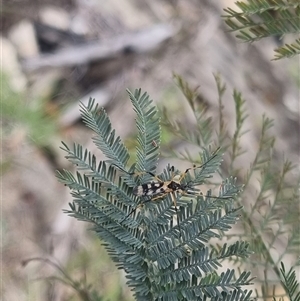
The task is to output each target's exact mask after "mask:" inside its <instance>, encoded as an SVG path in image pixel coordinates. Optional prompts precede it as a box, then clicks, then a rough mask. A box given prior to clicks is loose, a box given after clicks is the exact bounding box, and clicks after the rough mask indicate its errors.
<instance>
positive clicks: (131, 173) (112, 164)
mask: <svg viewBox="0 0 300 301" xmlns="http://www.w3.org/2000/svg"><path fill="white" fill-rule="evenodd" d="M110 166H116V167H117V168H118V169H120V170H122V171H124V172H125V173H127V174H128V175H130V176H132V175H134V174H135V173H134V172H128V171H127V170H125V169H124V168H122V167H120V166H119V165H117V164H115V163H111V164H110Z"/></svg>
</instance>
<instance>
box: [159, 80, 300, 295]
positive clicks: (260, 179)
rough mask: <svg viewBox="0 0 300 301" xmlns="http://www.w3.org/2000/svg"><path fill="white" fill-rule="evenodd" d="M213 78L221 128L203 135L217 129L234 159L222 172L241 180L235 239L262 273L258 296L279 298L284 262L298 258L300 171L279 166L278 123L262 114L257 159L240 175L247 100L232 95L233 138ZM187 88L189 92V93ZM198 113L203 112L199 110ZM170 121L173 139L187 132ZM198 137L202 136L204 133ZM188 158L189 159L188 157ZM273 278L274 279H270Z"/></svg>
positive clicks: (285, 164)
mask: <svg viewBox="0 0 300 301" xmlns="http://www.w3.org/2000/svg"><path fill="white" fill-rule="evenodd" d="M177 78H178V76H177ZM215 78H216V82H217V87H218V91H219V107H220V108H219V126H218V125H217V124H216V122H215V123H214V125H213V126H212V125H211V126H208V127H207V128H206V131H209V133H205V134H204V137H208V136H212V135H213V132H214V130H215V128H219V133H217V136H219V137H222V139H220V140H219V141H222V144H220V147H221V148H222V149H224V150H226V153H228V154H229V155H230V159H229V166H227V168H226V170H221V173H222V174H225V175H226V174H230V175H232V176H236V177H237V178H238V179H243V181H242V182H243V183H244V187H243V194H242V196H240V197H238V198H237V199H236V203H237V204H239V205H240V206H244V207H243V209H242V211H241V214H242V218H241V226H240V228H239V234H236V235H234V238H236V237H239V239H240V240H246V241H248V242H249V243H250V246H251V250H253V251H254V254H253V255H252V256H251V257H247V258H245V259H244V264H247V265H248V266H250V267H251V269H252V270H255V269H258V271H259V272H258V273H257V274H258V275H260V276H258V277H257V279H256V280H255V281H256V282H257V283H258V284H260V285H261V287H262V290H261V292H259V293H258V297H262V298H263V299H266V298H272V297H277V296H276V294H274V295H271V293H270V291H268V289H267V287H270V286H272V285H274V286H275V285H280V283H281V280H280V279H281V272H280V263H281V261H284V260H285V259H287V260H290V259H288V257H287V255H288V256H294V257H296V256H298V255H299V249H300V232H299V225H300V208H299V198H300V195H299V192H300V176H299V171H297V169H296V166H294V165H293V164H292V163H291V162H290V161H288V160H284V161H283V162H278V158H277V157H276V156H274V149H275V137H274V136H273V135H272V134H270V130H271V129H272V127H273V124H274V121H273V120H271V119H269V118H268V117H266V116H264V115H263V116H262V121H261V129H260V137H259V141H258V147H257V152H256V154H255V156H254V158H253V160H252V161H249V163H248V165H249V167H248V172H247V173H246V174H242V171H241V170H240V169H239V168H237V167H236V166H237V159H240V157H241V156H243V155H246V153H245V150H244V148H243V147H242V145H241V139H242V138H243V139H245V137H244V136H247V133H248V129H245V120H246V118H247V114H246V110H245V104H246V101H245V100H244V99H243V98H242V96H241V94H240V93H238V92H237V91H234V93H233V101H234V103H235V109H236V129H235V132H234V133H233V134H230V133H229V131H228V130H227V128H226V123H225V122H224V119H223V118H224V117H223V116H224V113H223V112H222V110H223V100H222V97H223V95H224V91H225V85H224V84H222V82H221V80H220V78H219V77H218V76H216V77H215ZM182 81H183V80H182V79H181V82H182ZM181 86H184V87H185V90H184V91H183V93H184V95H185V96H188V95H192V92H194V91H195V90H194V89H192V88H189V85H188V83H185V84H184V85H182V84H181V85H179V87H181ZM187 89H190V90H191V91H190V92H186V90H187ZM193 99H195V100H196V99H201V96H197V95H193ZM187 103H188V104H190V103H191V99H188V100H187ZM190 107H191V109H192V110H198V107H197V104H196V105H193V106H190ZM199 110H200V112H201V108H200V109H199ZM200 112H198V114H200ZM194 115H195V116H196V115H197V112H194ZM170 119H171V118H170V117H169V116H168V118H165V119H164V120H165V122H164V124H165V126H166V127H167V128H168V130H169V131H172V129H174V135H177V136H180V134H181V135H185V129H183V130H182V131H181V132H180V133H178V130H177V127H176V126H174V125H173V121H172V122H169V120H170ZM221 125H222V126H221ZM193 130H194V129H191V130H190V131H191V132H192V131H193ZM198 134H199V135H201V133H200V132H198ZM189 137H190V136H189ZM199 141H202V137H198V138H197V139H193V140H192V139H190V140H189V142H190V143H192V144H194V145H195V146H199ZM208 143H211V141H208ZM175 154H176V153H175ZM176 155H177V157H178V158H182V154H176ZM186 158H187V159H188V156H186ZM295 178H296V179H295ZM257 183H259V186H257ZM253 187H255V189H254V188H253ZM224 235H225V236H226V237H227V238H228V239H230V238H232V234H231V233H230V232H226V233H224ZM271 278H272V279H274V280H272V281H271V280H270V279H271Z"/></svg>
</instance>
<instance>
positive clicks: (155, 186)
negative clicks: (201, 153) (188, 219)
mask: <svg viewBox="0 0 300 301" xmlns="http://www.w3.org/2000/svg"><path fill="white" fill-rule="evenodd" d="M218 151H219V148H218V149H217V150H216V151H215V152H214V153H213V155H212V156H211V157H210V158H209V160H207V161H206V162H205V163H204V164H202V165H200V166H193V167H190V168H187V169H186V170H185V171H184V172H183V173H182V174H181V175H178V174H177V175H174V173H175V168H174V166H172V167H171V169H170V171H171V173H172V178H171V180H169V181H163V180H162V179H160V178H159V177H158V176H156V175H155V174H153V173H152V172H149V171H142V172H138V173H134V172H133V173H128V172H127V171H125V170H123V168H120V167H118V166H117V167H118V168H119V169H121V170H123V171H124V172H126V173H127V174H129V175H141V174H149V175H151V176H152V177H153V178H154V179H155V180H156V181H152V182H150V183H144V184H142V185H139V186H135V187H134V188H133V191H132V193H133V194H134V195H136V196H138V197H149V198H147V199H144V200H142V202H141V203H140V204H139V205H138V206H137V207H136V208H134V209H132V210H131V211H130V212H129V214H128V215H127V216H126V217H125V219H126V218H127V217H128V216H130V215H131V214H132V213H134V212H135V211H136V210H137V208H138V207H139V206H140V205H143V204H145V203H147V202H150V201H156V200H159V199H162V198H164V197H165V196H166V195H168V194H170V196H171V198H172V201H173V204H174V207H175V211H176V215H177V220H178V228H179V230H180V232H181V229H180V225H179V217H178V211H177V204H176V195H175V194H177V193H179V194H181V195H188V194H190V195H191V194H193V195H195V191H196V189H195V188H193V185H192V184H193V183H192V182H188V183H183V182H184V181H183V179H184V178H185V177H186V175H187V174H188V172H189V171H191V170H195V169H199V168H203V167H204V166H205V165H207V164H208V163H209V162H210V161H212V160H213V159H214V158H215V157H216V156H217V152H218Z"/></svg>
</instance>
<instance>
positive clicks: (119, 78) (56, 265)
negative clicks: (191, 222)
mask: <svg viewBox="0 0 300 301" xmlns="http://www.w3.org/2000/svg"><path fill="white" fill-rule="evenodd" d="M225 7H232V8H235V6H234V3H233V1H228V0H227V1H226V0H223V1H219V0H203V1H196V0H163V1H162V0H159V1H158V0H152V1H147V2H146V1H137V0H124V1H117V0H111V1H96V0H89V1H87V0H85V1H84V0H55V1H47V0H23V1H17V0H16V1H14V0H13V1H4V2H3V4H2V13H1V18H2V29H1V50H2V72H1V83H2V84H1V90H2V91H1V92H2V93H1V115H2V118H1V130H2V139H1V140H2V141H1V144H2V148H1V152H2V156H1V183H2V185H1V198H2V201H1V205H2V216H1V228H2V245H1V253H2V258H1V259H2V263H1V264H2V283H1V284H2V287H1V294H2V296H3V300H7V301H15V300H17V301H22V300H49V301H50V300H51V301H53V300H57V301H59V300H88V299H84V292H85V289H87V290H89V291H93V290H94V291H95V294H96V293H97V294H98V295H99V296H104V297H105V300H133V299H132V296H131V292H130V290H129V288H127V287H126V284H125V283H126V279H125V276H124V274H123V273H122V272H121V271H118V270H117V269H116V268H115V266H114V264H113V263H112V262H111V261H110V259H109V257H108V255H107V254H106V252H105V250H104V249H103V248H102V247H101V242H100V241H99V240H98V239H97V238H96V237H95V235H94V234H93V233H92V232H91V231H88V227H89V225H86V224H85V223H83V222H79V221H77V220H75V219H73V218H71V217H68V216H67V215H66V214H64V213H63V212H62V209H67V208H68V202H70V201H71V196H70V194H69V191H68V189H67V188H66V187H64V186H63V185H62V184H60V183H58V181H57V180H56V178H55V170H57V169H62V168H67V169H72V168H73V167H72V166H69V165H68V162H67V160H65V159H64V155H65V154H64V153H63V152H62V151H61V150H60V148H59V147H60V146H61V141H64V142H66V143H67V144H68V145H69V146H71V145H72V142H77V143H80V144H82V145H83V146H84V147H86V148H88V149H90V150H91V151H92V152H93V153H95V154H97V155H98V157H99V159H104V158H103V157H102V154H101V153H100V152H99V151H97V149H96V147H95V146H94V145H93V144H92V142H91V137H92V133H91V131H90V130H89V129H88V128H87V127H85V126H84V124H83V123H82V122H81V120H80V113H79V102H80V101H81V102H83V103H85V104H87V101H88V99H89V97H92V98H95V99H96V101H97V102H98V103H99V105H100V106H103V107H105V109H106V110H107V112H108V114H109V116H110V118H111V121H112V124H113V127H114V128H115V129H116V131H117V134H118V135H120V136H121V137H122V139H123V140H124V141H125V143H126V145H127V146H128V148H129V149H130V150H132V151H134V145H135V139H134V137H135V127H134V125H135V122H134V112H133V110H132V107H131V105H130V101H129V97H128V95H127V93H126V88H129V89H130V90H132V91H133V90H134V89H135V88H142V90H143V91H147V92H148V93H149V94H150V96H151V98H152V99H154V101H155V103H156V104H157V105H158V107H159V108H163V107H165V108H167V109H168V110H169V111H170V112H172V114H173V115H174V116H175V117H176V119H178V120H181V121H182V122H186V124H189V116H190V114H191V112H190V111H189V108H188V106H187V105H186V102H185V101H184V100H183V95H182V93H181V92H180V91H179V89H178V88H177V86H176V84H175V83H174V80H173V75H172V74H173V72H175V73H177V74H180V75H181V76H182V77H183V78H184V79H185V80H186V81H188V82H189V83H190V84H191V86H193V87H198V86H199V87H200V88H199V91H200V92H201V95H202V99H205V102H206V105H207V108H208V110H209V113H210V114H211V116H212V118H214V116H215V115H216V114H217V111H218V94H217V88H216V82H215V79H214V74H219V75H220V76H221V78H222V80H223V82H224V83H225V84H226V86H227V90H226V92H225V94H224V112H225V118H226V120H227V121H228V128H229V129H232V131H234V127H235V124H234V122H235V111H234V102H233V101H232V94H233V89H234V88H236V89H237V90H238V91H240V92H241V93H242V95H243V97H244V98H245V99H246V100H247V101H246V109H247V113H248V114H249V117H248V119H247V122H246V124H247V129H248V130H249V134H248V135H247V139H244V140H243V141H242V145H243V147H244V148H245V149H246V150H247V153H246V154H245V155H244V157H242V158H241V159H240V168H241V169H245V170H246V168H247V167H248V165H247V164H246V163H247V162H248V160H251V159H253V156H254V154H255V152H256V148H257V145H258V136H259V126H260V124H261V116H262V114H264V113H265V114H266V115H267V116H268V117H270V118H274V120H275V126H274V128H273V129H272V131H273V133H274V135H275V136H276V139H277V144H276V154H277V156H278V158H279V159H280V160H281V159H282V158H283V154H284V156H285V157H286V158H289V159H290V160H291V161H292V162H294V163H299V146H300V141H299V68H300V67H299V58H298V57H295V58H293V59H289V60H287V59H285V60H280V61H271V59H272V57H273V49H274V48H275V47H277V46H278V43H280V42H278V39H276V38H268V39H265V40H261V41H259V42H257V43H255V44H243V43H240V42H239V41H238V40H237V39H236V38H235V36H234V34H233V33H230V32H228V28H227V27H226V26H225V24H224V21H223V20H222V18H221V15H222V14H223V11H222V9H223V8H225ZM166 135H167V134H166ZM166 140H168V139H166ZM169 142H170V141H169ZM170 144H172V143H171V142H170ZM170 147H172V148H174V149H180V148H181V147H182V145H180V144H176V145H171V146H170ZM170 160H172V159H166V158H162V160H161V162H160V163H159V167H158V169H160V170H161V169H162V168H163V167H164V166H165V165H166V164H167V163H168V162H170ZM183 166H186V164H185V165H183ZM74 287H77V291H76V290H74ZM78 288H80V290H81V294H82V295H80V293H79V292H78ZM80 290H79V291H80ZM95 300H96V299H95ZM99 300H100V299H99Z"/></svg>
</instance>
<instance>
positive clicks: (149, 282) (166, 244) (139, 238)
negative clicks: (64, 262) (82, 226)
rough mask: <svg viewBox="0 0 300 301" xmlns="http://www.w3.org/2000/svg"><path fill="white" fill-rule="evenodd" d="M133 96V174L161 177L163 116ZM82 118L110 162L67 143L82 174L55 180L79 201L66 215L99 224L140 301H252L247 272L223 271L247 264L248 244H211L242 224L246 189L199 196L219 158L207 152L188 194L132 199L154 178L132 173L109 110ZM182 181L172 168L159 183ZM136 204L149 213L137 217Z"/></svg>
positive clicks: (92, 109) (189, 180) (189, 179)
mask: <svg viewBox="0 0 300 301" xmlns="http://www.w3.org/2000/svg"><path fill="white" fill-rule="evenodd" d="M129 96H130V99H131V102H132V104H133V108H134V110H135V112H136V114H137V117H136V125H137V130H138V134H137V137H138V138H137V141H138V147H137V161H136V163H135V165H134V166H132V167H131V168H130V169H129V170H130V172H132V171H133V170H135V171H138V172H143V171H148V172H149V171H150V172H151V173H156V163H157V160H158V155H159V143H160V125H159V117H158V112H157V109H156V107H155V106H154V105H153V103H152V101H151V100H149V96H148V95H147V94H146V93H144V94H142V93H141V90H136V91H135V92H134V93H131V92H129ZM81 113H82V117H83V120H84V121H85V123H86V124H87V125H88V126H89V127H90V128H91V129H92V130H93V131H94V132H95V133H96V136H95V137H94V138H93V141H94V142H95V144H96V145H97V147H98V148H99V149H100V150H101V151H102V152H103V153H104V154H105V155H106V157H107V158H108V159H107V160H106V161H100V162H99V163H97V159H96V156H95V155H93V154H91V153H90V152H89V151H88V150H84V149H83V147H82V146H80V145H76V144H74V146H73V147H72V148H69V147H68V146H67V145H66V144H64V143H63V148H62V149H63V150H64V151H65V152H66V153H67V155H66V158H67V159H68V160H69V161H70V162H71V163H73V164H74V165H76V167H77V170H78V171H77V172H76V174H75V175H73V174H72V173H71V172H70V171H67V170H64V171H61V172H57V177H58V179H59V180H60V181H61V182H62V183H64V184H65V185H67V186H68V187H69V188H70V190H71V194H72V196H73V202H72V203H71V204H70V209H69V210H68V211H66V212H67V213H68V214H69V215H71V216H73V217H75V218H77V219H79V220H83V221H88V222H90V223H92V224H93V229H94V231H95V232H96V233H97V235H98V236H99V238H100V239H101V240H102V242H103V245H104V246H105V247H106V249H107V251H108V253H109V255H110V256H111V258H112V259H113V260H114V261H115V263H116V265H117V267H118V268H120V269H124V270H125V272H126V274H127V276H126V277H127V280H128V281H127V284H128V285H129V287H131V288H132V290H133V291H134V296H135V298H136V300H203V299H207V298H208V299H211V300H232V301H238V300H250V298H251V290H247V289H244V288H243V287H244V286H248V285H250V284H251V282H252V280H253V278H251V277H250V273H249V272H241V273H238V272H237V271H235V270H234V269H233V268H227V269H225V271H223V272H222V273H220V272H219V271H218V268H220V267H221V266H222V262H223V261H224V260H228V259H230V258H232V257H233V258H241V257H242V258H243V257H247V256H249V255H250V254H251V252H250V250H249V244H248V243H246V242H243V241H242V240H235V242H233V243H230V244H229V243H227V244H224V245H223V246H213V245H212V243H211V239H212V238H215V239H221V238H222V236H223V233H224V232H226V231H228V230H230V229H231V227H232V225H234V224H235V223H236V222H237V220H238V218H239V216H240V214H241V210H242V207H241V206H236V205H235V202H234V199H235V198H236V197H237V196H238V195H239V193H240V192H241V185H238V184H237V183H236V179H235V178H233V177H229V178H227V179H225V180H224V181H223V184H222V185H221V187H220V189H219V194H218V196H212V195H211V191H208V192H207V195H205V196H204V195H202V194H200V193H199V190H198V189H197V186H198V185H200V184H203V183H204V182H206V180H207V179H208V178H211V177H212V176H213V174H214V173H215V172H216V171H217V170H218V169H219V166H220V163H221V160H222V155H221V152H220V150H219V149H218V150H217V151H215V152H212V151H211V149H210V148H208V149H204V150H203V152H202V153H200V161H201V164H202V165H203V166H202V168H196V169H194V170H193V172H188V173H187V174H186V176H185V177H184V178H183V179H182V184H183V185H185V186H184V187H187V188H188V189H190V190H191V191H190V192H189V193H188V194H184V193H172V194H171V193H168V194H166V195H164V196H163V197H162V198H161V199H159V200H156V201H151V196H148V197H137V196H135V195H134V194H133V188H134V187H135V186H137V185H140V184H144V183H149V182H150V181H151V180H153V179H151V176H150V175H149V174H147V176H143V175H142V176H134V175H131V174H130V173H129V172H126V170H127V166H126V163H127V162H128V159H129V153H128V151H127V149H126V147H125V146H124V144H123V143H122V142H121V139H120V138H119V137H117V136H116V134H115V131H114V130H113V129H112V127H111V123H110V121H109V118H108V115H107V114H106V112H105V111H104V109H99V108H98V106H97V105H95V101H94V100H90V102H89V104H88V105H87V106H86V107H84V106H83V105H82V106H81ZM175 130H176V129H175ZM192 139H195V136H193V138H192ZM153 141H155V143H153ZM135 167H136V168H135ZM179 174H181V173H180V172H179V171H178V170H177V169H175V171H174V173H173V169H172V168H171V167H170V166H169V165H168V166H167V167H166V168H165V169H164V171H163V172H162V173H161V174H160V175H159V176H158V177H159V178H160V179H161V180H162V181H171V180H172V179H174V176H176V175H179ZM174 198H175V199H176V203H177V206H178V208H177V212H176V211H175V209H176V208H175V207H174ZM138 204H143V206H141V207H138V210H136V211H134V212H132V211H133V209H135V208H137V206H138ZM176 213H177V214H176Z"/></svg>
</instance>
